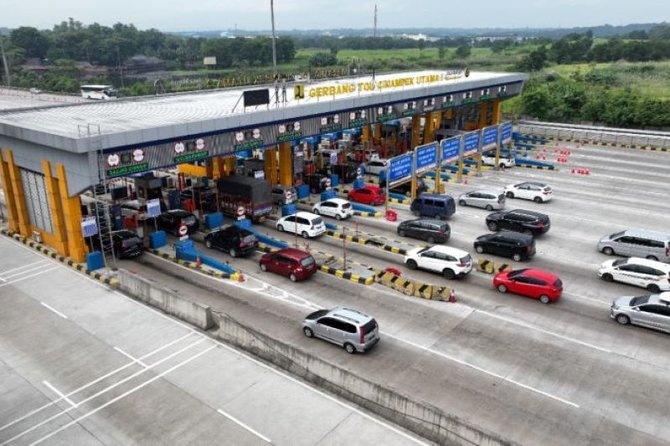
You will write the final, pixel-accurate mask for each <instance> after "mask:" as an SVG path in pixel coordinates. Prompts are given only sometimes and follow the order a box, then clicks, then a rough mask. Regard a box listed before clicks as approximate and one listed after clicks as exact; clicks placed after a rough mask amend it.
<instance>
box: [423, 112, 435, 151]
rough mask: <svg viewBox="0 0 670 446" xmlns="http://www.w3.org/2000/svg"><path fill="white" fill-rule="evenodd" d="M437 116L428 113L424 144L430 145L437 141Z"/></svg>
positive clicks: (424, 128)
mask: <svg viewBox="0 0 670 446" xmlns="http://www.w3.org/2000/svg"><path fill="white" fill-rule="evenodd" d="M434 119H435V116H434V114H433V112H428V113H426V125H425V126H424V127H423V143H424V144H428V143H430V142H432V141H433V140H434V139H435V121H434Z"/></svg>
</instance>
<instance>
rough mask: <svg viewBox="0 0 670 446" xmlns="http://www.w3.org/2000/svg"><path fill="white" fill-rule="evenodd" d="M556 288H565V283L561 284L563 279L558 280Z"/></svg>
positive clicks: (555, 283)
mask: <svg viewBox="0 0 670 446" xmlns="http://www.w3.org/2000/svg"><path fill="white" fill-rule="evenodd" d="M554 288H563V282H561V279H556V282H554Z"/></svg>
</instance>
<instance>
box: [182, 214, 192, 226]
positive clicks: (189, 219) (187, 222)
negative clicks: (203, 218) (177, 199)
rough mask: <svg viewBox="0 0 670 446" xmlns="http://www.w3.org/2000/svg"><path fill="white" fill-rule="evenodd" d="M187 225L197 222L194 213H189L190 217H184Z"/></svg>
mask: <svg viewBox="0 0 670 446" xmlns="http://www.w3.org/2000/svg"><path fill="white" fill-rule="evenodd" d="M182 221H183V222H184V224H185V225H187V226H190V225H194V224H195V217H194V216H193V215H189V216H188V217H184V218H183V219H182Z"/></svg>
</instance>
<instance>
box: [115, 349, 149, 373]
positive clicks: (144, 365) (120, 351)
mask: <svg viewBox="0 0 670 446" xmlns="http://www.w3.org/2000/svg"><path fill="white" fill-rule="evenodd" d="M114 350H116V351H117V352H119V353H121V354H122V355H123V356H125V357H126V358H128V359H130V360H131V361H133V362H136V363H138V364H139V365H141V366H142V367H144V368H145V369H146V368H147V365H146V364H145V363H143V362H142V361H140V360H139V359H137V358H135V357H133V356H132V355H131V354H130V353H126V352H124V351H123V350H121V349H120V348H119V347H114Z"/></svg>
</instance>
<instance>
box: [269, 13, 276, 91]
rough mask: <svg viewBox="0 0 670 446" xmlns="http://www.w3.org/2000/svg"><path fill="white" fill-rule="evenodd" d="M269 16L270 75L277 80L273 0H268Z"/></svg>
mask: <svg viewBox="0 0 670 446" xmlns="http://www.w3.org/2000/svg"><path fill="white" fill-rule="evenodd" d="M270 17H271V19H272V77H273V79H275V81H276V80H277V45H276V43H275V40H276V36H275V2H274V0H270Z"/></svg>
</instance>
